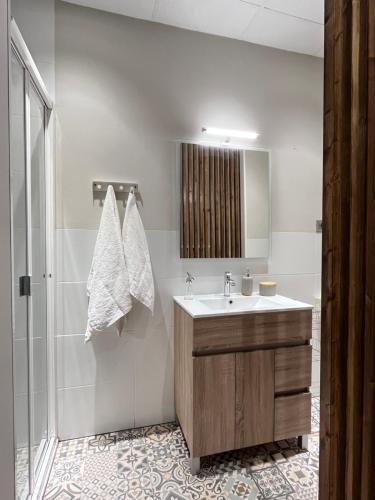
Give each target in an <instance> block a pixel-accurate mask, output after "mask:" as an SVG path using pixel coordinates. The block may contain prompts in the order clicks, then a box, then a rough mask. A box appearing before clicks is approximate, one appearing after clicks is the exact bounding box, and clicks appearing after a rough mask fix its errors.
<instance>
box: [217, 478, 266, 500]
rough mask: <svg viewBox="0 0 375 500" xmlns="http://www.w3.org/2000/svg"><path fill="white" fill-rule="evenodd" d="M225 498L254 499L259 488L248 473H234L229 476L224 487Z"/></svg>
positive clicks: (235, 499)
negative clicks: (234, 474)
mask: <svg viewBox="0 0 375 500" xmlns="http://www.w3.org/2000/svg"><path fill="white" fill-rule="evenodd" d="M224 492H225V498H230V499H231V500H237V499H241V500H242V499H247V500H256V499H257V498H258V495H259V490H258V488H257V485H256V483H255V481H254V479H253V478H252V477H251V476H250V475H246V476H245V475H242V474H241V475H240V474H239V475H236V476H233V477H231V478H229V479H228V480H227V482H226V484H225V487H224Z"/></svg>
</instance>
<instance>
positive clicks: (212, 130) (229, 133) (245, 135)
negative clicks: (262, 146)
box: [202, 127, 259, 140]
mask: <svg viewBox="0 0 375 500" xmlns="http://www.w3.org/2000/svg"><path fill="white" fill-rule="evenodd" d="M202 132H203V133H205V134H207V135H216V136H223V137H227V138H231V137H240V138H241V139H253V140H254V139H257V138H258V137H259V134H258V132H251V131H249V130H232V129H228V128H218V127H203V128H202Z"/></svg>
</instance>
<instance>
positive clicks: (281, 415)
mask: <svg viewBox="0 0 375 500" xmlns="http://www.w3.org/2000/svg"><path fill="white" fill-rule="evenodd" d="M310 432H311V394H310V393H309V392H306V393H303V394H295V395H293V396H285V397H279V398H276V402H275V441H279V440H280V439H287V438H290V437H293V436H302V435H304V434H310Z"/></svg>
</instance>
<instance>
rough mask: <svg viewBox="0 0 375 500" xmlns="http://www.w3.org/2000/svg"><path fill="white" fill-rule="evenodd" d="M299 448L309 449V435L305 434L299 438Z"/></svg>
mask: <svg viewBox="0 0 375 500" xmlns="http://www.w3.org/2000/svg"><path fill="white" fill-rule="evenodd" d="M298 447H299V448H302V449H303V450H308V449H309V436H308V434H304V435H303V436H298Z"/></svg>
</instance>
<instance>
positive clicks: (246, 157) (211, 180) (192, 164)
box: [180, 143, 270, 258]
mask: <svg viewBox="0 0 375 500" xmlns="http://www.w3.org/2000/svg"><path fill="white" fill-rule="evenodd" d="M269 186H270V158H269V152H268V151H264V150H250V149H246V150H241V149H234V148H225V147H216V146H206V145H201V144H190V143H183V144H181V210H180V256H181V258H240V257H246V258H266V257H268V254H269V232H270V187H269Z"/></svg>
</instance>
